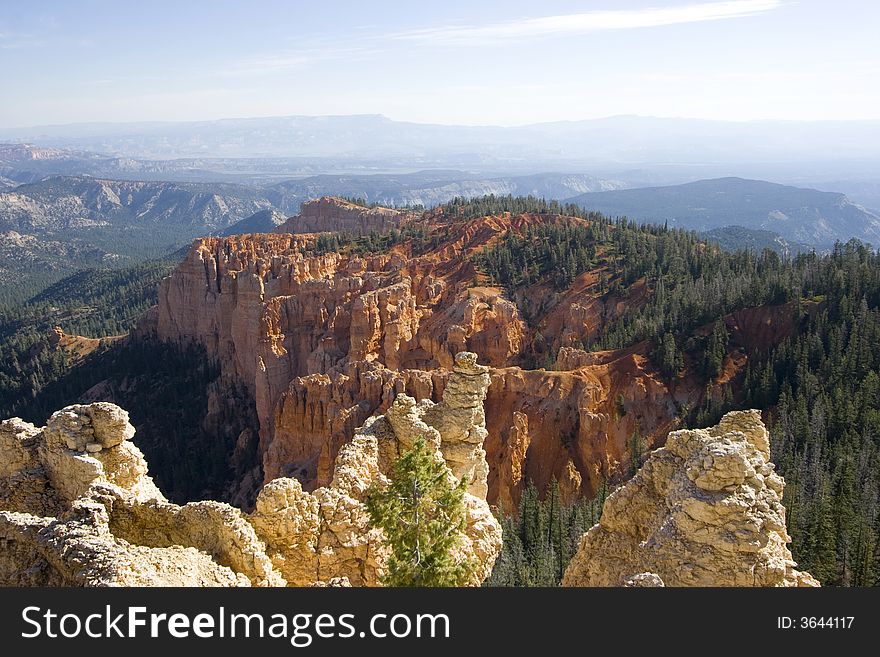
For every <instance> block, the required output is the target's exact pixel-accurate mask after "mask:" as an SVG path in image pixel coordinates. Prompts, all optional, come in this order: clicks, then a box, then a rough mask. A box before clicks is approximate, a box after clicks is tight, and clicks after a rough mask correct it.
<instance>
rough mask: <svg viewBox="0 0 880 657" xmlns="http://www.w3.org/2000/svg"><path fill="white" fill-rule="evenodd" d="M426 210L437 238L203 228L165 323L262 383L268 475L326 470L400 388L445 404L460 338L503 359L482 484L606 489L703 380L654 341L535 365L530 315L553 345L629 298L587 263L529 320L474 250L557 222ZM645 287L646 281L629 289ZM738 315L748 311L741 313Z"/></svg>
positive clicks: (316, 481)
mask: <svg viewBox="0 0 880 657" xmlns="http://www.w3.org/2000/svg"><path fill="white" fill-rule="evenodd" d="M350 206H351V204H347V203H345V202H340V201H335V200H332V199H321V200H320V201H319V202H315V203H314V204H313V205H310V206H309V207H308V208H306V214H308V215H309V216H312V217H314V218H315V221H316V222H318V221H319V220H322V219H321V218H322V217H328V218H330V220H331V222H332V221H335V219H334V217H339V216H342V215H344V214H345V213H347V212H351V211H352V210H351V207H350ZM321 213H323V214H321ZM432 217H433V218H434V219H435V220H436V219H437V217H436V215H432V214H430V213H429V214H428V215H427V216H426V218H425V219H423V220H422V221H424V222H425V225H426V227H428V228H431V227H432V226H433V230H434V236H435V239H434V240H431V241H428V242H425V243H414V242H412V241H404V242H402V243H399V244H397V245H395V246H394V247H393V248H391V249H389V250H388V251H385V252H382V253H378V254H369V253H368V254H354V253H351V252H345V251H343V252H342V253H330V254H325V255H314V250H313V245H314V240H315V239H316V236H315V235H295V236H294V235H290V234H269V235H243V236H232V237H227V238H204V239H201V240H197V241H196V242H195V244H194V245H193V247H192V249H191V250H190V252H189V254H188V256H187V257H186V259H185V260H184V261H183V262H182V263H181V264H180V265H179V266H178V268H177V270H176V271H175V272H174V274H173V275H172V276H171V277H170V278H168V279H166V280H165V281H163V284H162V287H161V290H160V299H159V307H158V310H157V312H156V314H155V317H154V319H153V320H151V321H153V322H154V323H155V324H154V330H155V331H156V332H157V334H158V336H159V337H160V338H162V339H164V340H170V341H175V342H178V343H180V344H185V343H187V342H188V341H193V340H194V341H197V342H199V343H201V344H202V345H204V347H205V348H206V350H207V353H208V355H209V357H210V358H211V359H213V360H215V361H216V362H218V363H219V364H220V366H221V370H222V377H221V384H220V385H218V386H217V389H216V391H214V394H215V395H219V396H222V395H223V394H224V385H225V386H229V385H232V382H235V383H236V384H237V385H243V386H244V387H245V388H246V389H247V390H248V391H249V393H250V394H251V395H252V397H253V399H254V403H255V406H256V412H257V417H258V420H259V427H255V429H258V432H259V457H260V460H261V466H262V477H261V478H262V480H263V481H269V480H271V479H273V478H275V477H278V476H295V477H297V478H298V479H300V480H301V481H302V482H303V483H304V485H305V486H306V487H307V488H313V487H314V486H316V485H324V484H327V483H328V477H329V475H330V472H331V466H332V463H333V460H334V458H335V456H336V454H337V452H338V450H339V448H340V446H341V445H343V444H344V443H345V442H347V441H348V440H350V439H351V436H352V435H353V432H354V430H355V428H356V427H358V426H360V425H361V424H363V422H364V421H365V420H366V419H367V418H368V417H370V416H371V415H373V414H375V413H381V412H384V411H385V410H386V409H387V408H388V406H389V405H390V404H391V402H392V401H393V399H394V396H395V395H396V394H397V393H398V392H406V393H407V394H409V395H411V396H412V397H414V398H415V399H417V400H421V399H432V400H434V401H438V400H439V399H440V396H441V394H442V391H443V388H444V386H445V381H446V378H447V376H448V371H449V369H450V368H451V367H452V365H453V358H454V355H455V354H456V353H458V352H460V351H473V352H476V353H477V354H479V357H480V362H481V363H485V364H487V365H489V366H490V368H491V377H492V385H491V386H490V388H489V391H488V398H487V400H486V404H485V408H486V424H487V428H488V430H489V436H488V438H487V439H486V441H485V449H486V451H487V454H488V456H487V460H488V463H489V466H490V468H489V469H490V472H489V479H488V486H489V494H488V499H489V501H490V502H492V503H497V504H499V505H500V506H502V507H503V508H505V509H508V510H510V509H513V508H515V507H516V505H517V503H518V501H519V496H520V493H521V491H522V487H523V485H524V484H525V482H527V481H528V480H529V479H533V480H534V481H535V483H536V485H537V486H538V487H539V489H540V488H543V487H544V486H546V485H547V484H548V483H549V482H550V481H551V479H552V478H554V477H555V478H556V479H557V481H558V482H559V483H560V490H561V491H562V493H563V495H564V496H565V497H566V498H569V499H571V498H574V497H576V496H578V495H582V494H590V493H592V492H594V491H595V490H596V487H597V486H598V485H599V483H600V481H601V480H602V479H603V478H607V477H614V476H615V475H616V474H617V473H619V472H620V471H621V470H623V469H625V467H626V466H628V463H629V454H628V449H629V445H630V443H631V436H632V434H633V433H634V432H635V431H639V432H640V434H641V435H642V436H643V438H644V439H645V442H646V443H647V445H648V446H653V445H655V444H658V443H659V442H661V441H662V440H663V439H665V436H666V434H667V433H668V432H669V431H670V430H671V429H674V428H675V421H676V416H677V414H678V404H681V403H685V402H687V403H693V402H694V401H695V400H696V399H699V397H700V395H701V394H702V393H703V389H704V388H703V386H701V385H699V383H698V382H696V381H689V380H687V379H680V380H676V381H674V382H672V383H668V382H666V381H665V380H664V378H662V377H661V376H660V375H659V374H658V372H657V370H656V369H655V368H654V366H653V365H652V364H651V362H650V359H649V357H648V353H649V349H650V345H648V344H647V343H642V344H638V345H635V346H633V347H631V348H629V349H625V350H618V351H608V352H597V353H587V352H585V351H582V350H578V349H574V348H563V349H561V351H559V358H558V362H557V363H556V370H555V371H547V370H543V369H539V370H528V369H523V366H525V365H526V364H527V363H528V360H527V355H526V352H527V351H528V348H529V345H531V344H532V343H533V341H534V339H535V335H536V332H537V329H536V328H534V327H536V326H539V325H540V331H541V334H542V339H543V340H545V341H546V344H547V347H548V349H550V350H552V353H555V352H556V349H558V348H559V347H564V346H566V345H572V344H576V343H578V342H580V341H581V340H582V339H584V338H585V337H586V336H589V335H592V334H593V333H595V331H596V330H597V329H598V327H600V325H601V322H602V314H603V313H604V314H605V315H606V316H608V315H611V316H613V315H614V314H615V313H618V312H620V311H621V309H622V306H621V303H620V302H618V301H616V300H615V299H613V298H612V299H610V300H606V301H603V300H602V295H601V294H600V293H599V291H598V278H599V277H598V275H595V273H590V272H588V273H587V274H584V275H583V276H581V277H580V278H579V279H578V280H577V281H576V282H575V284H574V285H573V286H572V287H571V288H570V289H569V290H567V291H566V292H565V293H563V294H556V293H554V292H552V291H551V290H543V291H542V290H541V289H540V288H539V289H536V290H532V291H530V294H533V295H537V294H544V295H545V297H542V298H541V300H540V307H541V308H543V314H542V315H541V316H539V317H538V318H537V320H536V321H534V322H533V324H534V326H533V327H529V326H528V325H527V324H526V323H525V322H524V321H523V320H522V319H521V317H520V314H519V310H518V307H517V305H516V304H515V303H513V302H512V301H511V300H509V299H508V298H505V296H504V295H503V294H502V290H500V289H498V288H494V287H486V286H484V285H482V283H483V282H484V281H482V280H481V278H480V275H479V274H478V273H477V272H476V271H475V269H474V266H473V263H472V259H471V256H472V255H473V254H474V253H475V252H476V251H478V250H481V249H483V248H484V247H485V246H487V245H489V244H491V243H492V242H493V241H494V240H496V239H497V238H498V237H499V236H501V235H504V234H505V233H506V232H507V231H508V230H511V229H513V230H522V229H523V228H524V227H526V226H527V225H529V224H530V223H535V222H557V221H561V220H562V219H561V218H560V217H556V216H532V215H520V216H513V217H511V216H510V215H509V214H505V215H502V216H493V217H482V218H479V219H470V220H462V221H456V222H452V223H444V224H442V225H438V223H437V221H435V222H434V223H432ZM566 220H571V221H583V220H579V219H568V218H566ZM438 221H439V220H438ZM315 225H317V224H315ZM640 289H641V292H639V290H640ZM643 297H644V289H642V288H639V285H638V284H637V285H636V286H635V288H634V291H631V293H630V298H629V299H628V302H629V303H641V302H642V301H640V299H642V298H643ZM732 322H733V320H732ZM735 322H736V323H737V326H738V325H743V326H750V324H749V321H748V318H747V317H746V316H742V317H737V318H735ZM731 326H733V323H731ZM741 365H742V363H740V364H739V365H737V367H739V366H741ZM218 403H219V402H218ZM258 478H259V475H258Z"/></svg>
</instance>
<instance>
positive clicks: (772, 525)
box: [563, 410, 819, 586]
mask: <svg viewBox="0 0 880 657" xmlns="http://www.w3.org/2000/svg"><path fill="white" fill-rule="evenodd" d="M784 485H785V482H784V481H783V479H782V477H780V476H779V475H778V474H776V472H775V470H774V466H773V464H772V463H771V462H770V444H769V433H768V432H767V429H766V427H765V426H764V424H763V423H762V422H761V415H760V413H759V412H758V411H754V410H753V411H734V412H731V413H728V414H727V415H725V416H724V417H723V418H722V420H721V422H720V423H719V424H718V425H717V426H715V427H710V428H708V429H695V430H681V431H674V432H672V433H670V434H669V437H668V438H667V440H666V446H665V447H664V448H661V449H658V450H656V451H654V452H653V453H652V454H651V456H650V458H649V459H648V460H647V462H646V463H645V465H644V466H643V467H642V468H641V469H640V470H639V472H638V473H637V474H636V475H635V477H633V478H632V479H631V480H630V481H629V482H627V484H625V485H624V486H622V487H621V488H619V489H617V490H616V491H615V492H614V493H612V494H611V495H610V496H609V497H608V499H607V500H606V502H605V507H604V509H603V511H602V517H601V519H600V521H599V523H598V524H597V525H595V526H594V527H592V528H591V529H590V530H589V531H588V532H587V533H586V534H584V537H583V538H582V539H581V544H580V547H579V549H578V551H577V553H576V554H575V556H574V557H573V558H572V560H571V562H570V564H569V566H568V568H567V569H566V572H565V576H564V578H563V585H565V586H624V585H625V586H659V585H664V584H665V585H666V586H818V584H819V583H818V582H817V581H816V580H815V579H814V578H813V577H812V576H811V575H810V574H809V573H805V572H799V571H798V570H796V569H795V566H796V565H797V564H796V563H795V562H794V561H793V560H792V556H791V552H790V551H789V550H788V547H787V544H788V543H789V542H790V541H791V539H790V538H789V536H788V534H787V532H786V529H785V507H784V506H783V505H782V490H783V487H784Z"/></svg>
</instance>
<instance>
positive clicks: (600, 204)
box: [569, 178, 880, 246]
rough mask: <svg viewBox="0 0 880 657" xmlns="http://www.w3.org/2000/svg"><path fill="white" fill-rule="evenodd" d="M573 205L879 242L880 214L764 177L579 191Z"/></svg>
mask: <svg viewBox="0 0 880 657" xmlns="http://www.w3.org/2000/svg"><path fill="white" fill-rule="evenodd" d="M569 202H571V203H577V204H578V205H580V206H582V207H584V208H586V209H588V210H597V211H599V212H602V213H604V214H607V215H611V216H627V217H629V218H630V219H635V220H637V221H644V222H650V223H660V224H662V223H664V222H666V223H668V224H669V225H670V226H671V227H677V228H687V229H690V230H698V231H711V230H714V229H718V228H722V227H725V226H741V227H743V228H745V229H749V230H763V231H772V232H773V233H776V234H778V235H779V236H781V237H782V238H783V239H785V240H787V241H789V242H794V243H804V244H808V245H814V246H830V245H832V244H833V243H834V242H835V241H837V240H840V241H843V242H846V241H848V240H849V239H850V238H853V237H855V238H858V239H860V240H862V241H864V242H869V243H871V244H875V245H878V244H880V216H878V215H876V214H874V213H873V212H871V211H869V210H866V209H865V208H863V207H862V206H860V205H857V204H855V203H853V202H852V201H850V200H849V199H848V198H847V197H846V196H845V195H843V194H839V193H835V192H820V191H818V190H815V189H806V188H800V187H791V186H788V185H779V184H776V183H771V182H766V181H763V180H746V179H743V178H714V179H711V180H698V181H696V182H691V183H686V184H683V185H671V186H667V187H642V188H637V189H622V190H614V191H608V192H593V193H588V194H581V195H579V196H575V197H573V198H571V199H569Z"/></svg>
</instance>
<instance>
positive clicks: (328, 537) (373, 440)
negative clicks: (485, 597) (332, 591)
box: [0, 353, 501, 586]
mask: <svg viewBox="0 0 880 657" xmlns="http://www.w3.org/2000/svg"><path fill="white" fill-rule="evenodd" d="M488 386H489V376H488V373H487V368H485V367H483V366H480V365H478V364H477V363H476V356H475V355H474V354H470V353H462V354H458V355H457V357H456V360H455V368H454V371H453V372H452V373H451V374H450V376H449V382H448V385H447V394H446V395H445V396H444V399H443V401H442V402H440V403H439V404H434V403H433V402H431V401H429V400H425V401H422V402H421V403H416V401H415V400H414V399H413V398H411V397H408V396H407V395H405V394H400V395H398V396H397V397H396V399H395V401H394V403H393V405H392V406H391V408H389V410H388V413H387V414H386V415H385V416H375V417H372V418H370V419H369V420H368V421H367V422H366V423H365V424H364V425H363V427H361V428H360V429H358V430H357V431H356V432H355V436H354V439H353V440H352V441H350V442H349V443H347V444H346V445H344V446H343V447H342V448H341V449H340V451H339V455H338V457H337V458H336V461H335V464H334V467H333V470H332V472H333V474H332V481H331V482H330V485H329V486H326V487H322V488H319V489H317V490H316V491H314V492H313V493H308V492H305V491H303V489H302V485H301V484H300V482H299V481H298V480H296V479H292V478H279V479H275V480H273V481H271V482H269V483H268V484H267V485H266V486H265V487H264V488H263V489H262V490H261V491H260V493H259V495H258V496H257V500H256V508H255V510H254V512H253V513H252V514H246V513H243V512H242V511H240V510H239V509H237V508H235V507H232V506H230V505H228V504H224V503H221V502H214V501H201V502H190V503H188V504H185V505H183V506H179V505H176V504H172V503H170V502H168V501H167V500H166V499H165V498H164V496H163V495H162V493H161V492H160V491H159V489H158V488H157V487H156V486H155V485H154V483H153V481H152V479H151V478H150V477H149V475H148V474H147V464H146V462H145V460H144V458H143V455H142V454H141V452H140V451H139V450H138V448H137V447H136V446H134V444H133V443H132V442H131V440H130V439H131V438H132V437H133V435H134V429H133V427H132V426H131V424H129V422H128V414H127V413H126V412H125V411H124V410H122V409H121V408H119V407H118V406H115V405H113V404H109V403H106V402H98V403H94V404H89V405H75V406H68V407H67V408H65V409H63V410H61V411H58V412H56V413H54V414H53V415H52V417H51V418H50V419H49V421H48V422H47V425H46V427H44V428H42V429H38V428H36V427H34V426H33V425H31V424H28V423H26V422H23V421H21V420H18V419H12V420H5V421H3V422H2V423H0V451H2V453H3V454H4V459H3V460H2V462H0V585H47V586H57V585H80V586H115V585H120V586H145V585H150V586H283V585H285V584H286V585H290V586H307V585H334V586H337V585H352V586H375V585H378V584H379V581H380V578H381V576H382V572H383V564H384V561H385V559H386V558H387V550H386V548H385V546H384V540H383V539H384V537H383V535H382V532H381V530H379V529H374V528H372V527H371V526H370V523H369V517H368V514H367V512H366V507H365V505H364V502H365V499H366V496H367V494H368V492H369V491H370V489H371V488H372V487H373V486H382V485H383V484H384V483H386V482H387V479H386V474H387V473H388V472H390V470H391V467H392V465H393V463H394V461H395V460H396V458H397V457H398V456H399V454H400V453H401V452H403V451H405V450H406V449H408V448H409V447H410V446H411V445H412V443H413V441H414V440H415V439H416V438H417V437H418V436H423V437H425V439H426V440H428V442H429V443H430V444H433V445H434V447H435V449H436V454H435V456H436V458H437V459H438V461H443V462H445V463H446V464H447V466H448V476H449V477H450V479H451V480H453V479H454V480H458V479H459V478H461V477H465V476H466V477H468V481H469V482H470V483H469V488H468V493H467V494H466V496H465V503H466V509H467V527H466V530H465V531H464V532H463V533H462V534H461V536H460V541H459V546H458V548H457V550H458V555H459V556H460V558H462V559H475V560H476V562H477V563H478V564H479V567H478V569H477V571H476V573H475V575H474V578H473V581H472V582H471V584H473V585H478V584H479V583H480V582H482V581H483V579H485V578H486V577H488V575H489V573H490V572H491V569H492V565H493V564H494V561H495V557H496V556H497V554H498V552H499V551H500V549H501V527H500V525H499V524H498V521H497V520H496V519H495V517H494V516H493V515H492V513H491V511H490V509H489V505H488V504H487V502H486V500H485V494H486V476H487V473H488V466H487V464H486V459H485V452H484V451H483V440H484V439H485V437H486V428H485V420H484V415H483V406H482V402H483V399H484V398H485V395H486V389H487V388H488Z"/></svg>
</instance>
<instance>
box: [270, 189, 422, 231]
mask: <svg viewBox="0 0 880 657" xmlns="http://www.w3.org/2000/svg"><path fill="white" fill-rule="evenodd" d="M410 218H411V213H407V212H403V211H401V210H394V209H392V208H383V207H374V208H365V207H363V206H361V205H357V204H355V203H350V202H348V201H344V200H342V199H340V198H336V197H332V196H323V197H321V198H319V199H315V200H314V201H306V202H305V203H303V204H302V206H301V207H300V210H299V214H298V215H297V216H295V217H290V218H289V219H288V220H287V221H285V222H284V223H282V224H280V225H279V226H277V227H276V228H275V232H277V233H320V232H330V231H333V232H337V231H341V232H347V233H353V234H358V235H364V234H367V233H369V232H370V231H374V230H375V231H378V232H384V231H387V230H390V229H392V228H397V227H399V226H401V225H402V224H404V223H405V222H406V221H407V220H408V219H410Z"/></svg>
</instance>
